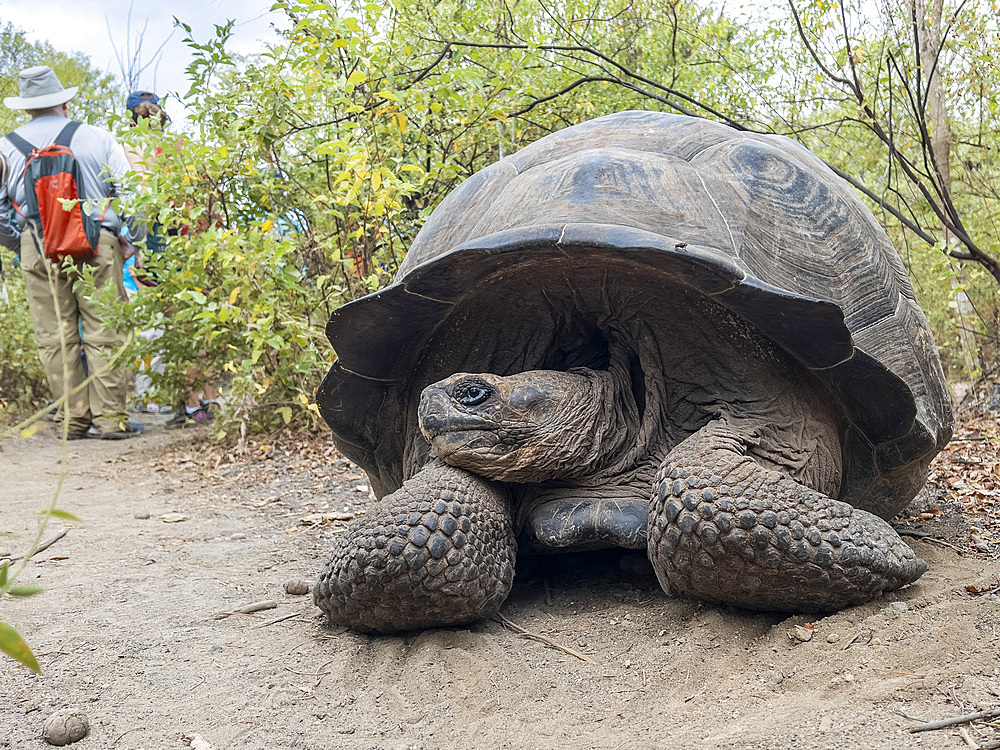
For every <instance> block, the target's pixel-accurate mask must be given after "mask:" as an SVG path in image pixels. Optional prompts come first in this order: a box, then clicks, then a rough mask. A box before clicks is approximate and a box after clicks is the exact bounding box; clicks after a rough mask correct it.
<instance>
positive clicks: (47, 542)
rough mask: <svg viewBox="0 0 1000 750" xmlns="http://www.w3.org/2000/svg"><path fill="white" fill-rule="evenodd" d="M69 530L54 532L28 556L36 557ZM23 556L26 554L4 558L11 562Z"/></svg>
mask: <svg viewBox="0 0 1000 750" xmlns="http://www.w3.org/2000/svg"><path fill="white" fill-rule="evenodd" d="M67 531H69V529H63V530H62V531H60V532H58V533H57V534H53V535H52V536H50V537H49V538H48V539H46V540H45V541H44V542H42V543H41V544H39V545H38V546H37V547H35V551H34V552H32V553H31V554H30V555H28V557H34V556H35V555H37V554H38V553H39V552H44V551H45V550H47V549H48V548H49V547H51V546H52V545H53V544H55V543H56V542H58V541H59V540H60V539H62V538H63V537H64V536H66V532H67ZM22 557H24V555H14V556H13V557H5V558H2V559H4V560H10V561H11V562H17V561H18V560H20V559H21V558H22Z"/></svg>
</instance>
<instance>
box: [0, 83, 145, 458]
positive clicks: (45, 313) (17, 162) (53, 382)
mask: <svg viewBox="0 0 1000 750" xmlns="http://www.w3.org/2000/svg"><path fill="white" fill-rule="evenodd" d="M19 84H20V88H19V91H20V96H9V97H6V98H5V99H4V105H5V106H6V107H8V108H9V109H21V110H25V111H26V112H27V114H28V115H29V116H30V117H31V120H30V121H29V122H27V123H25V124H24V125H22V126H21V127H19V128H17V129H16V130H15V131H14V132H13V134H10V135H8V136H5V137H3V138H2V139H0V153H2V154H3V157H4V159H5V160H6V161H7V164H8V174H7V176H6V179H5V180H3V182H2V183H0V244H3V245H5V246H6V247H8V248H10V249H11V250H14V251H15V252H17V251H18V249H20V253H21V272H22V275H23V276H24V288H25V293H26V295H27V298H28V309H29V311H30V313H31V318H32V323H33V325H34V329H35V339H36V341H37V343H38V353H39V357H40V359H41V361H42V366H43V367H44V369H45V376H46V379H47V380H48V384H49V388H50V389H51V391H52V395H53V397H54V398H55V399H56V400H57V401H58V400H60V399H62V398H63V397H64V396H66V395H67V394H68V395H69V399H68V406H67V408H66V409H65V410H64V415H65V418H66V419H68V430H69V433H68V434H69V437H70V439H79V438H83V437H88V436H91V435H92V436H96V437H101V438H104V439H109V440H120V439H123V438H130V437H134V436H135V435H138V434H139V433H140V432H141V430H142V426H141V425H137V424H133V423H131V422H129V420H128V416H127V414H126V411H125V400H126V396H127V388H128V369H127V367H125V366H124V363H117V362H112V361H111V358H112V356H113V355H114V352H115V348H116V341H117V336H116V333H115V331H114V330H113V329H111V328H109V327H107V326H106V325H105V324H104V322H103V320H102V319H101V312H100V308H99V306H98V303H97V301H96V300H92V299H90V298H89V297H87V296H86V295H85V293H84V289H83V286H84V285H83V284H81V283H78V282H79V281H80V280H81V278H82V272H83V270H84V267H85V266H89V267H90V268H92V269H93V275H94V283H95V286H96V288H97V289H101V288H103V287H104V286H105V285H106V284H111V285H112V287H113V288H114V290H115V293H116V295H117V296H118V298H119V299H121V300H122V301H124V299H125V291H124V288H123V286H122V263H123V258H122V252H121V250H120V248H119V243H118V235H119V232H120V231H121V228H122V217H121V216H120V215H119V214H118V213H117V212H116V209H115V205H114V202H113V200H112V199H113V198H114V197H115V196H116V192H117V184H118V183H120V180H121V178H122V176H123V175H124V174H126V173H127V172H128V171H129V164H128V161H127V160H126V158H125V152H124V150H123V149H122V147H121V146H120V145H119V144H118V142H117V141H116V140H115V139H114V137H113V136H112V135H111V134H110V133H108V132H106V131H104V130H101V129H99V128H95V127H92V126H90V125H86V124H79V125H78V126H77V127H76V130H75V131H69V132H72V135H71V136H70V139H69V144H68V145H69V148H70V149H71V150H72V153H73V156H74V157H75V159H76V163H77V166H78V168H79V175H80V184H78V185H77V190H78V194H79V198H80V204H79V205H80V208H81V210H82V211H84V212H87V213H88V214H89V215H90V216H92V217H93V218H94V220H95V221H97V222H99V224H100V236H99V239H98V241H97V247H96V248H95V252H94V253H93V257H91V258H89V259H86V260H83V259H73V260H71V261H70V260H61V259H59V258H54V259H50V258H49V257H47V254H46V251H45V248H46V245H47V244H49V243H53V244H52V247H57V246H60V245H61V243H60V239H61V238H59V237H51V236H48V237H46V236H43V232H42V224H41V221H40V219H39V218H38V217H37V216H30V215H26V214H27V209H26V185H25V168H26V164H27V161H28V158H27V157H26V155H25V154H24V153H22V150H21V149H22V148H28V147H29V146H30V147H32V148H34V149H42V148H45V147H47V146H49V145H51V144H54V143H55V142H56V141H57V140H59V139H60V135H63V133H64V129H65V128H66V127H67V126H69V125H70V123H71V122H72V121H71V120H70V119H69V117H68V107H67V102H69V100H70V99H72V98H73V97H74V96H75V95H76V93H77V91H78V89H79V87H76V86H74V87H71V88H64V87H63V85H62V82H60V80H59V78H58V77H57V76H56V74H55V72H54V71H53V70H52V69H51V68H49V67H48V66H44V65H41V66H36V67H33V68H27V69H25V70H22V71H21V73H20V78H19ZM63 137H65V135H64V136H63ZM19 146H20V148H19ZM12 207H13V208H14V211H15V212H16V217H17V218H16V221H14V222H11V221H9V220H8V216H9V215H10V209H11V208H12ZM81 351H82V352H83V354H84V355H85V356H86V362H87V369H88V370H89V372H90V374H91V378H90V380H89V382H88V380H87V374H86V371H85V369H84V365H83V359H82V357H81ZM84 383H86V385H84ZM92 426H93V427H94V428H95V429H93V430H92V429H91V427H92Z"/></svg>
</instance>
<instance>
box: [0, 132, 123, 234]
mask: <svg viewBox="0 0 1000 750" xmlns="http://www.w3.org/2000/svg"><path fill="white" fill-rule="evenodd" d="M67 123H69V120H68V119H67V118H65V117H60V116H59V115H45V116H43V117H36V118H34V119H33V120H31V121H29V122H26V123H25V124H24V125H22V126H21V127H19V128H18V129H17V130H15V131H14V132H15V133H17V134H18V135H19V136H21V137H22V138H24V140H26V141H27V142H28V143H30V144H31V145H32V146H37V147H41V148H44V147H45V146H48V145H50V144H52V143H54V142H55V140H56V137H58V135H59V132H60V131H61V130H62V129H63V128H64V127H66V125H67ZM70 149H72V151H73V155H74V156H75V157H76V162H77V164H78V165H79V167H80V177H81V179H82V181H83V185H82V186H79V190H80V199H81V201H83V200H97V201H99V205H98V206H97V207H95V209H94V211H93V216H94V218H95V219H96V218H99V217H100V214H101V211H102V210H103V205H102V204H103V202H100V200H99V199H101V198H109V197H111V196H113V195H115V194H116V190H117V187H118V186H119V185H120V184H121V179H122V176H123V175H124V174H125V173H127V172H129V171H130V169H131V167H129V163H128V160H127V159H126V158H125V151H124V150H123V149H122V147H121V146H120V145H119V144H118V142H117V141H116V140H115V139H114V136H112V135H111V133H109V132H107V131H106V130H101V129H100V128H95V127H94V126H93V125H87V124H86V123H84V124H81V125H80V127H79V128H77V131H76V133H74V134H73V140H72V142H71V143H70ZM0 159H2V160H3V161H6V167H7V170H6V175H5V179H3V180H2V181H0V244H2V245H4V246H6V247H8V248H10V249H11V250H14V251H17V249H18V247H19V243H20V237H21V230H22V229H23V228H24V224H25V221H26V220H25V217H24V216H23V215H22V214H20V213H18V215H17V221H16V222H15V223H14V224H12V223H11V222H10V220H9V218H10V209H11V200H12V199H13V203H14V204H16V205H17V206H18V207H20V208H21V209H22V210H23V207H24V164H25V161H26V159H25V157H24V154H22V153H21V152H20V151H18V150H17V148H15V146H14V144H13V143H11V142H10V141H9V140H7V139H6V138H0ZM0 171H2V170H0ZM101 225H102V226H104V227H107V228H108V229H110V230H111V231H112V232H114V233H115V234H118V232H119V230H120V229H121V226H122V220H121V218H119V216H118V214H117V213H115V211H114V208H113V205H112V207H109V208H108V209H107V210H106V211H105V212H104V219H103V220H102V221H101Z"/></svg>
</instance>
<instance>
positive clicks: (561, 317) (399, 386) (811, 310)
mask: <svg viewBox="0 0 1000 750" xmlns="http://www.w3.org/2000/svg"><path fill="white" fill-rule="evenodd" d="M542 268H548V269H550V271H549V275H548V276H546V275H545V274H541V273H540V269H542ZM552 268H558V269H560V273H562V274H564V275H565V276H566V278H567V279H571V280H572V282H573V283H579V284H587V285H590V286H591V287H592V286H593V285H595V284H601V283H602V278H606V277H607V275H608V274H611V275H614V274H619V273H623V272H625V271H627V273H628V276H629V283H630V284H633V285H635V284H640V285H649V287H650V289H661V288H664V289H665V288H673V289H683V290H684V292H685V294H687V293H690V294H691V295H693V296H694V297H695V298H699V299H702V298H703V299H708V300H711V301H712V302H713V303H715V304H717V305H719V306H721V307H722V308H724V309H725V310H727V311H728V312H729V313H731V314H733V315H735V316H736V317H737V318H739V319H740V320H741V321H743V322H745V323H746V324H747V325H749V326H751V327H752V328H753V329H756V331H757V332H759V333H760V334H762V335H764V336H765V337H766V338H768V339H770V341H771V342H773V343H774V344H776V345H777V346H778V347H780V348H781V349H783V350H784V351H785V352H787V353H788V354H789V355H791V357H792V358H793V359H794V360H795V361H797V362H798V363H800V364H801V365H802V366H803V367H804V368H805V369H806V370H807V371H809V372H811V373H812V374H813V375H814V376H815V378H816V379H817V380H818V381H819V382H820V383H821V384H822V386H823V387H825V388H826V390H827V391H828V392H829V393H830V395H831V398H832V399H833V400H834V401H835V402H836V403H837V404H838V407H839V412H840V414H841V415H842V425H841V440H842V446H843V463H844V474H843V478H842V484H841V492H840V497H839V499H840V500H843V501H845V502H848V503H850V504H852V505H854V506H856V507H860V508H863V509H865V510H868V511H870V512H873V513H876V514H877V515H880V516H882V517H886V518H887V517H890V516H892V515H894V514H895V513H896V512H898V511H899V510H900V509H901V508H902V507H904V506H905V505H906V504H907V503H908V502H909V501H910V500H911V499H912V497H913V496H914V495H915V494H916V492H917V491H918V490H919V488H920V487H921V486H922V484H923V482H924V480H925V478H926V473H927V467H928V465H929V463H930V460H931V458H933V456H934V455H935V454H936V453H937V452H938V451H939V450H940V449H941V447H943V446H944V444H945V443H947V441H948V440H949V438H950V436H951V429H952V416H951V409H950V401H949V398H948V395H947V388H946V384H945V380H944V375H943V372H942V369H941V365H940V362H939V360H938V355H937V350H936V346H935V342H934V340H933V338H932V336H931V333H930V330H929V328H928V325H927V321H926V319H925V318H924V315H923V313H922V312H921V310H920V308H919V307H918V305H917V303H916V300H915V298H914V294H913V290H912V288H911V285H910V283H909V280H908V278H907V275H906V272H905V269H904V268H903V265H902V263H901V261H900V259H899V257H898V256H897V254H896V252H895V250H894V249H893V247H892V244H891V243H890V241H889V238H888V237H887V236H886V234H885V232H884V231H883V229H882V227H881V226H880V225H879V224H878V223H877V221H876V220H875V218H874V217H873V215H872V214H871V212H870V211H869V210H868V209H867V208H866V207H865V205H864V204H863V203H862V202H861V201H860V200H859V199H858V197H857V196H856V195H855V194H854V193H853V192H852V190H851V189H850V188H849V186H848V185H847V184H846V183H844V182H843V181H842V180H841V179H840V178H838V177H837V176H836V175H834V174H833V173H832V172H831V170H830V169H829V168H828V167H827V166H826V165H825V164H823V162H822V161H820V160H819V159H818V158H817V157H816V156H814V155H813V154H811V153H810V152H809V151H808V150H806V149H805V148H803V147H802V146H800V145H798V144H797V143H795V142H793V141H791V140H789V139H787V138H784V137H782V136H776V135H762V134H753V133H746V132H741V131H737V130H734V129H732V128H730V127H727V126H725V125H721V124H719V123H715V122H711V121H707V120H702V119H697V118H692V117H685V116H679V115H671V114H664V113H657V112H622V113H618V114H613V115H608V116H606V117H601V118H598V119H596V120H592V121H590V122H586V123H583V124H581V125H577V126H574V127H571V128H567V129H565V130H562V131H559V132H557V133H554V134H552V135H549V136H546V137H544V138H542V139H540V140H539V141H537V142H535V143H533V144H531V145H530V146H527V147H525V148H524V149H522V150H521V151H519V152H517V153H515V154H513V155H511V156H508V157H507V158H505V159H502V160H501V161H499V162H497V163H496V164H493V165H492V166H490V167H487V168H486V169H483V170H482V171H480V172H478V173H477V174H475V175H474V176H473V177H471V178H469V179H468V180H467V181H465V182H464V183H463V184H462V185H461V186H459V187H458V188H457V189H456V190H455V191H453V192H452V193H451V194H450V195H449V196H448V197H447V198H446V199H445V200H444V201H442V203H441V204H440V205H439V206H438V207H437V209H435V210H434V212H433V213H432V214H431V216H430V218H429V219H428V220H427V223H426V224H425V226H424V227H423V229H422V230H421V231H420V233H419V234H418V235H417V237H416V239H415V241H414V243H413V246H412V248H411V249H410V251H409V253H408V254H407V256H406V259H405V260H404V262H403V264H402V265H401V267H400V269H399V272H398V274H397V276H396V278H395V280H394V282H393V283H392V284H391V285H389V286H387V287H386V288H384V289H382V290H381V291H378V292H376V293H374V294H371V295H368V296H366V297H364V298H362V299H359V300H356V301H354V302H351V303H349V304H347V305H344V306H343V307H341V308H340V309H338V310H337V311H336V312H335V313H334V314H333V316H332V317H331V319H330V321H329V323H328V325H327V335H328V337H329V339H330V341H331V343H332V344H333V346H334V349H335V350H336V353H337V356H338V359H337V361H336V362H335V364H334V365H333V367H332V368H331V370H330V372H329V374H328V375H327V377H326V379H325V380H324V382H323V384H322V386H321V387H320V389H319V391H318V401H319V404H320V408H321V411H322V414H323V416H324V418H325V419H326V421H327V423H328V424H329V425H330V427H331V428H332V430H333V434H334V438H335V441H336V442H337V444H338V446H339V447H340V448H341V450H342V451H343V453H344V454H345V455H346V456H348V457H349V458H350V459H352V460H353V461H355V462H357V463H358V464H359V465H360V466H361V467H362V468H363V469H364V470H365V471H366V472H367V473H368V474H369V477H370V478H371V481H372V487H373V490H374V491H375V493H376V495H378V496H379V497H382V496H384V495H385V494H387V493H389V492H392V491H394V490H395V489H397V488H398V487H399V486H400V485H401V483H402V482H403V480H404V479H405V478H407V477H408V476H410V475H412V474H413V473H414V472H415V471H416V470H418V469H419V468H420V464H421V462H422V461H425V460H426V452H421V451H420V450H419V447H418V448H417V449H414V448H413V445H414V444H417V443H419V442H420V438H419V432H418V431H417V430H416V427H415V416H414V414H415V410H416V405H417V398H418V397H419V394H420V391H421V389H422V388H424V387H425V386H426V385H428V384H429V383H431V382H434V381H435V380H437V379H439V378H441V377H444V376H447V375H449V374H451V373H452V372H457V371H467V372H494V373H496V374H499V375H507V374H511V373H513V372H518V371H524V370H530V369H546V368H548V369H560V368H564V367H565V368H568V367H572V366H574V365H582V364H587V363H586V362H583V361H580V359H581V357H583V355H582V354H581V352H585V351H587V347H586V346H585V345H580V344H579V342H577V344H574V343H573V342H574V341H577V340H579V339H581V338H582V339H586V337H587V335H588V333H587V331H588V328H587V322H586V321H584V322H583V323H582V324H581V323H580V321H579V320H576V321H575V322H574V323H573V324H572V325H570V324H569V323H568V322H567V321H571V320H574V319H575V317H578V315H577V313H578V311H576V310H573V309H571V308H572V307H573V304H572V302H569V303H567V301H566V298H565V296H562V297H560V298H558V299H552V300H549V299H548V298H547V297H546V294H545V290H544V289H539V288H537V287H538V285H539V284H541V283H542V282H541V281H540V279H544V278H549V277H551V269H552ZM574 274H576V275H574ZM602 274H603V275H604V276H603V277H602ZM613 286H614V288H616V289H617V288H620V286H621V285H620V284H619V285H613ZM609 288H610V287H609ZM518 289H522V290H531V291H532V292H533V293H532V294H530V295H525V296H524V299H523V300H521V299H519V297H520V295H519V294H517V290H518ZM491 290H496V292H497V293H496V294H492V293H491ZM471 324H474V325H471ZM470 325H471V328H470V327H468V326H470ZM593 325H595V326H596V325H599V324H598V323H596V322H594V323H593ZM463 330H469V331H470V335H471V338H472V339H474V340H471V341H470V340H468V339H467V338H463V336H462V333H461V332H462V331H463ZM473 334H474V335H473ZM574 353H575V354H574ZM642 375H643V377H645V378H656V377H662V373H656V372H648V371H647V372H644V373H642ZM667 447H669V446H667Z"/></svg>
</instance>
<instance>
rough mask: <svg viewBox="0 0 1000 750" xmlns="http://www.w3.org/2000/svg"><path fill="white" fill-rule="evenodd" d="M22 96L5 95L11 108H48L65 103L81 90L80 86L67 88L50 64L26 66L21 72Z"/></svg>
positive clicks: (5, 102) (7, 104) (6, 101)
mask: <svg viewBox="0 0 1000 750" xmlns="http://www.w3.org/2000/svg"><path fill="white" fill-rule="evenodd" d="M19 82H20V93H21V95H20V96H7V97H4V100H3V103H4V106H5V107H8V108H9V109H48V108H49V107H56V106H58V105H60V104H65V103H66V102H68V101H69V100H70V99H72V98H73V97H74V96H76V92H77V91H79V90H80V87H79V86H71V87H70V88H65V87H64V86H63V85H62V82H61V81H60V80H59V77H58V76H57V75H56V74H55V71H54V70H52V68H50V67H49V66H48V65H37V66H35V67H33V68H25V69H24V70H22V71H21V74H20V81H19Z"/></svg>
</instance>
